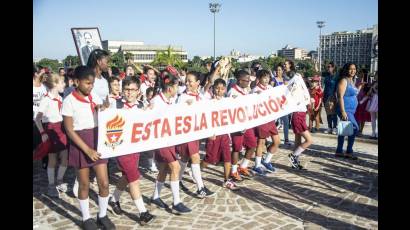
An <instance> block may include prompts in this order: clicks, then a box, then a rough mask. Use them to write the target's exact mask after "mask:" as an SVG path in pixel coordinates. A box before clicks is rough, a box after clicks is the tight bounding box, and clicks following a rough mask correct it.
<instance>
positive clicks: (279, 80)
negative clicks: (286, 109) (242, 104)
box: [272, 63, 290, 145]
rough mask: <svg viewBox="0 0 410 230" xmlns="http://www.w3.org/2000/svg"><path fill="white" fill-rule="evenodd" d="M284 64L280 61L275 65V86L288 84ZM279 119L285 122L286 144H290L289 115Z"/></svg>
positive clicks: (273, 79) (284, 134)
mask: <svg viewBox="0 0 410 230" xmlns="http://www.w3.org/2000/svg"><path fill="white" fill-rule="evenodd" d="M282 66H283V64H282V63H279V64H278V65H276V66H275V69H274V71H275V77H273V78H272V81H273V82H274V87H276V86H280V85H287V84H288V81H289V79H288V78H284V77H283V67H282ZM279 120H280V121H281V122H282V123H283V136H284V138H285V142H284V143H285V145H290V142H289V115H285V116H283V117H280V118H279Z"/></svg>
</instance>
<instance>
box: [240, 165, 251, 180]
mask: <svg viewBox="0 0 410 230" xmlns="http://www.w3.org/2000/svg"><path fill="white" fill-rule="evenodd" d="M238 173H239V174H241V175H242V176H244V177H247V178H251V177H252V176H253V175H252V174H251V173H250V172H249V170H248V168H241V167H238Z"/></svg>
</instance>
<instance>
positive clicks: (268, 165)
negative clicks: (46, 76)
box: [261, 158, 276, 173]
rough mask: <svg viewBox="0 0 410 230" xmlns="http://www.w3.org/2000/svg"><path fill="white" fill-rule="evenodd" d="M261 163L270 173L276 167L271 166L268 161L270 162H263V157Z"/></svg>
mask: <svg viewBox="0 0 410 230" xmlns="http://www.w3.org/2000/svg"><path fill="white" fill-rule="evenodd" d="M261 163H262V165H263V167H265V169H266V171H268V172H270V173H273V172H275V170H276V169H275V168H274V167H273V166H272V163H270V162H268V163H265V159H263V158H262V162H261Z"/></svg>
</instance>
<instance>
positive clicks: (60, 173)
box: [57, 165, 67, 181]
mask: <svg viewBox="0 0 410 230" xmlns="http://www.w3.org/2000/svg"><path fill="white" fill-rule="evenodd" d="M66 170H67V166H62V165H60V167H58V172H57V181H62V180H63V177H64V174H65V171H66Z"/></svg>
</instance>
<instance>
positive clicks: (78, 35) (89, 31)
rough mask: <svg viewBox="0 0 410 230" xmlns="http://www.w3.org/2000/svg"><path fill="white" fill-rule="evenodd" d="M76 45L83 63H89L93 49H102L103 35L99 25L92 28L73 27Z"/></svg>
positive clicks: (72, 31)
mask: <svg viewBox="0 0 410 230" xmlns="http://www.w3.org/2000/svg"><path fill="white" fill-rule="evenodd" d="M71 33H72V34H73V39H74V43H75V47H76V49H77V54H78V57H80V60H81V64H82V65H87V61H88V57H89V56H90V53H91V51H93V50H95V49H102V44H101V35H100V31H99V30H98V28H97V27H91V28H71Z"/></svg>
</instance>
